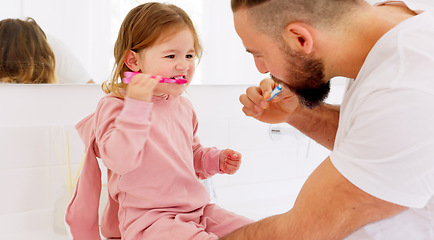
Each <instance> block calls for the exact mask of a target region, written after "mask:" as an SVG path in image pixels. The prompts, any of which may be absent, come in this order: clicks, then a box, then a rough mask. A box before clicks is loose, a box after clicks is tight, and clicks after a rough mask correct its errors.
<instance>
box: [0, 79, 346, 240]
mask: <svg viewBox="0 0 434 240" xmlns="http://www.w3.org/2000/svg"><path fill="white" fill-rule="evenodd" d="M335 85H336V86H335V87H334V88H333V90H332V94H331V96H330V98H329V99H328V102H332V103H339V102H340V100H341V97H342V92H343V89H344V84H343V82H342V81H341V82H339V83H338V84H335ZM246 87H247V86H244V85H231V86H221V85H220V86H209V85H207V86H205V85H192V86H190V87H189V88H188V93H187V94H186V95H185V96H186V97H188V98H190V99H191V101H192V102H193V105H194V106H195V109H196V111H197V114H198V117H199V121H200V124H199V136H200V138H201V141H202V144H203V145H207V146H216V147H219V148H233V149H235V150H238V151H239V152H241V153H242V155H243V164H242V167H241V169H240V170H239V171H238V173H236V174H235V175H231V176H228V175H218V176H215V177H213V178H212V181H211V182H209V183H207V184H208V185H211V186H212V187H211V195H212V199H213V201H214V202H216V203H218V204H220V205H221V206H223V207H225V208H227V209H229V210H232V211H234V212H237V213H239V214H243V215H246V216H247V217H250V218H252V219H255V220H259V219H261V218H264V217H266V216H269V215H272V214H276V213H282V212H285V211H287V210H289V209H290V208H291V206H292V204H293V203H294V201H295V197H296V195H297V193H298V191H299V189H300V188H301V186H302V184H303V182H304V180H305V179H306V177H307V176H308V175H309V174H310V172H311V171H312V170H313V169H314V168H315V166H317V165H318V163H319V162H320V161H322V160H323V159H324V158H325V157H326V156H327V154H328V151H327V150H326V149H324V148H322V147H321V146H319V145H318V144H316V143H315V142H313V141H311V140H309V139H307V138H306V137H305V136H303V135H302V134H300V133H299V132H298V131H296V130H295V129H293V128H291V127H289V126H287V125H269V124H264V123H260V122H258V121H256V120H254V119H252V118H248V117H245V116H244V114H243V113H242V111H241V104H240V103H239V101H238V97H239V95H240V94H242V93H243V92H244V91H245V89H246ZM101 96H103V93H102V91H101V90H100V86H99V85H85V86H79V85H74V86H64V85H32V86H31V85H5V84H3V85H1V87H0V111H1V117H0V163H1V164H0V166H1V167H0V187H1V189H2V191H3V194H2V197H1V198H0V203H1V204H0V230H1V232H2V238H4V239H14V240H16V239H42V238H43V239H68V238H67V236H66V235H65V234H64V230H63V229H62V228H63V224H62V211H63V206H64V203H65V201H66V200H64V199H65V198H68V197H69V195H68V187H67V186H68V182H69V181H70V182H73V181H74V178H75V174H76V171H77V168H78V166H79V163H80V160H81V158H82V156H83V151H84V149H83V148H84V146H83V144H82V143H81V140H80V139H79V136H78V135H77V133H76V132H75V130H74V128H73V126H74V124H75V123H77V122H78V121H79V120H80V119H82V118H83V117H85V116H86V115H88V114H90V113H91V112H92V111H93V110H94V109H95V106H96V104H97V102H98V100H99V98H100V97H101ZM271 129H274V130H276V129H277V130H281V132H283V133H284V134H280V135H279V134H270V130H271ZM69 163H70V164H69ZM62 199H63V200H62Z"/></svg>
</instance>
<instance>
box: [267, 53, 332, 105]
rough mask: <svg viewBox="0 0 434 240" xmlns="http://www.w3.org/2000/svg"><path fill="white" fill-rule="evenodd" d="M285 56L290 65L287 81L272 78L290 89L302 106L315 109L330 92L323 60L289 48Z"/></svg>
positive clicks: (286, 75) (287, 70)
mask: <svg viewBox="0 0 434 240" xmlns="http://www.w3.org/2000/svg"><path fill="white" fill-rule="evenodd" d="M285 56H286V60H287V63H288V65H287V68H286V73H285V76H284V77H285V79H283V80H281V79H278V78H276V77H275V76H273V75H271V77H272V78H273V79H274V81H276V82H281V83H283V84H284V85H285V86H286V87H287V88H289V89H290V90H291V91H292V92H293V93H294V94H295V95H296V96H297V98H298V100H299V102H300V104H301V105H302V106H304V107H306V108H310V109H313V108H315V107H318V106H319V105H321V104H322V103H323V102H324V100H325V99H326V98H327V96H328V94H329V92H330V81H325V76H324V63H323V62H322V60H321V59H315V58H313V57H311V56H309V55H303V54H301V53H298V52H295V51H293V50H291V49H288V48H286V49H285Z"/></svg>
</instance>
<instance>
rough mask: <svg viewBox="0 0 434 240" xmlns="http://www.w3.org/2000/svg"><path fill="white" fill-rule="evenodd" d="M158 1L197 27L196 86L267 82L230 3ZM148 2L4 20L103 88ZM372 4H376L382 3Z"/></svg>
mask: <svg viewBox="0 0 434 240" xmlns="http://www.w3.org/2000/svg"><path fill="white" fill-rule="evenodd" d="M155 1H159V2H167V3H173V4H176V5H178V6H180V7H181V8H183V9H184V10H185V11H186V12H187V13H188V14H189V15H190V17H191V18H192V19H193V21H194V23H195V24H196V27H197V30H198V32H199V34H200V38H201V41H202V45H203V47H204V54H203V57H202V59H201V62H200V64H199V65H198V67H197V69H196V73H195V76H194V79H193V81H192V84H209V85H215V84H217V85H228V84H231V85H233V84H235V85H238V84H249V85H250V84H257V83H258V82H259V80H260V79H262V78H264V77H266V76H267V75H263V74H260V73H258V71H257V70H256V67H255V65H254V62H253V58H252V56H250V54H247V53H246V52H245V48H244V46H243V45H242V42H241V40H240V39H239V38H238V36H237V35H236V33H235V29H234V27H233V20H232V11H231V9H230V1H229V0H228V1H209V0H155ZM143 2H147V1H143V0H110V1H107V0H91V1H88V0H74V1H68V0H21V1H9V0H0V3H2V4H1V6H2V8H1V9H0V18H1V19H4V18H21V19H24V18H25V17H27V16H29V17H32V18H34V19H35V20H36V22H37V23H38V24H39V25H40V26H41V27H42V29H43V30H44V31H45V33H46V34H47V35H48V36H49V38H51V41H52V42H53V41H54V42H57V43H58V44H59V45H60V47H59V48H60V49H63V50H64V51H69V52H70V54H72V55H73V56H74V57H75V58H76V63H77V64H81V65H82V67H83V68H84V69H85V71H86V72H87V73H85V72H83V71H76V70H73V69H71V70H70V71H71V72H70V73H68V71H67V70H65V71H66V72H67V75H68V76H71V78H72V80H69V81H71V82H74V81H76V82H78V83H85V82H87V80H88V79H89V77H90V78H91V79H93V81H95V82H96V83H98V84H100V83H101V82H103V81H104V80H106V79H108V77H109V76H110V73H111V70H112V68H113V63H114V60H113V57H112V56H113V44H114V42H115V39H116V37H117V33H118V30H119V26H120V24H121V22H122V20H123V18H124V17H125V15H126V14H127V13H128V11H129V10H131V9H132V8H133V7H135V6H137V5H138V4H140V3H143ZM368 2H370V3H375V2H377V0H368ZM408 4H411V6H413V5H414V8H415V9H428V10H434V3H433V2H432V0H414V1H411V3H408ZM53 44H54V43H53ZM66 55H68V53H66ZM62 59H63V60H62ZM71 59H72V58H68V57H66V56H64V57H63V56H62V57H60V58H59V59H58V62H59V64H58V67H59V68H60V67H61V61H65V62H67V61H75V60H71ZM71 65H74V64H70V65H68V64H66V67H68V66H71ZM64 66H65V65H64ZM71 68H72V67H71ZM58 70H60V69H58ZM75 74H78V76H76V75H75ZM82 76H84V77H82ZM86 76H87V77H86ZM79 78H83V80H78V79H79ZM61 81H62V80H61ZM64 81H66V79H65V80H64Z"/></svg>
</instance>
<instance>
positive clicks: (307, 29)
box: [283, 22, 313, 54]
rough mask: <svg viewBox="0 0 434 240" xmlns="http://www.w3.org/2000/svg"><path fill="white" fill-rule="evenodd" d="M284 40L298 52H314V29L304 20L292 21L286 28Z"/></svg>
mask: <svg viewBox="0 0 434 240" xmlns="http://www.w3.org/2000/svg"><path fill="white" fill-rule="evenodd" d="M283 38H284V40H285V42H286V44H287V45H288V46H289V47H290V48H291V49H292V50H295V51H296V52H304V53H305V54H310V53H312V50H313V29H312V27H311V26H310V25H308V24H305V23H302V22H292V23H290V24H288V26H286V28H285V33H284V37H283Z"/></svg>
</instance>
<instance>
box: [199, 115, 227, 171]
mask: <svg viewBox="0 0 434 240" xmlns="http://www.w3.org/2000/svg"><path fill="white" fill-rule="evenodd" d="M193 127H194V133H193V135H194V139H193V156H194V169H195V171H196V176H197V177H198V178H199V179H207V178H210V177H212V176H214V175H215V174H217V173H222V172H221V171H220V166H219V158H220V152H221V150H220V149H217V148H215V147H212V148H205V147H203V146H202V145H201V144H200V141H199V137H198V136H197V135H196V133H197V129H198V121H197V118H196V114H194V117H193Z"/></svg>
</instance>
